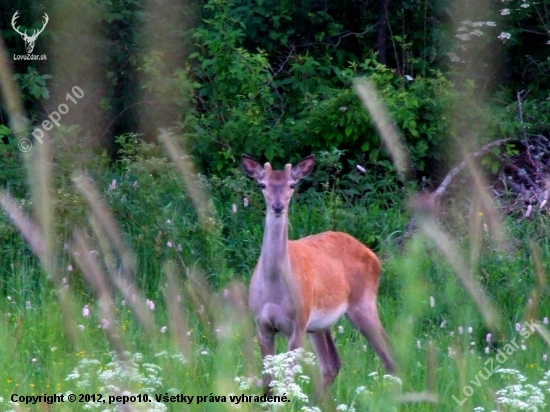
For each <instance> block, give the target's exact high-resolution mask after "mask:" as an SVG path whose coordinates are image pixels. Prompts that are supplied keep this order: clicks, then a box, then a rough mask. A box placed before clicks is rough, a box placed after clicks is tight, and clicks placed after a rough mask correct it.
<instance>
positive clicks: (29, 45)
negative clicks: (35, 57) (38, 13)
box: [11, 11, 50, 54]
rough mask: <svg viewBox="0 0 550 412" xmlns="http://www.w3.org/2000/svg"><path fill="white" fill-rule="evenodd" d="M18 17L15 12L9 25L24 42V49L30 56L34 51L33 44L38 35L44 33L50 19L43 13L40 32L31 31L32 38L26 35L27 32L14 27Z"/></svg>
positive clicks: (17, 13) (17, 12)
mask: <svg viewBox="0 0 550 412" xmlns="http://www.w3.org/2000/svg"><path fill="white" fill-rule="evenodd" d="M18 17H19V11H16V12H15V14H14V15H13V18H12V19H11V25H12V27H13V29H14V30H15V31H16V32H17V33H19V34H20V35H21V38H22V39H23V40H24V41H25V49H26V50H27V54H31V53H32V51H33V49H34V42H35V41H36V39H37V38H38V35H39V34H40V33H42V32H43V31H44V28H45V27H46V25H47V24H48V21H49V20H50V18H49V17H48V15H47V14H46V13H44V23H43V24H42V28H41V29H40V30H33V33H32V36H29V35H27V30H25V32H23V33H22V32H20V31H19V26H17V27H15V24H16V21H17V18H18Z"/></svg>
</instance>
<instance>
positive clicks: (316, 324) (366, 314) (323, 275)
mask: <svg viewBox="0 0 550 412" xmlns="http://www.w3.org/2000/svg"><path fill="white" fill-rule="evenodd" d="M314 165H315V156H314V155H310V156H308V157H306V158H304V159H302V160H301V161H299V162H298V163H297V164H296V165H295V166H292V165H291V164H287V165H286V166H285V167H284V169H283V170H273V168H272V167H271V164H270V163H265V164H264V166H263V167H262V166H261V165H260V163H258V162H257V161H256V160H254V159H253V158H252V157H250V156H247V155H245V154H243V155H242V156H241V166H242V168H243V170H244V172H245V173H246V175H248V176H249V177H251V178H253V179H255V180H256V182H257V184H258V187H259V188H260V189H261V191H262V193H263V196H264V198H265V202H266V208H267V211H266V218H265V228H264V234H263V240H262V246H261V252H260V257H259V259H258V262H257V264H256V267H255V269H254V272H253V274H252V278H251V280H250V287H249V302H248V305H249V309H250V310H251V312H252V314H253V316H254V320H255V323H256V329H257V334H258V341H259V344H260V351H261V355H262V358H263V359H265V357H266V356H269V355H271V356H272V355H274V352H275V344H274V338H275V335H276V334H277V333H280V334H282V335H284V336H285V337H286V339H287V341H288V350H289V351H292V350H295V349H297V348H301V347H302V346H303V341H304V336H305V334H306V333H307V334H309V337H310V340H311V344H312V347H313V350H314V352H315V354H316V356H317V359H318V362H319V367H320V372H321V381H320V385H318V386H317V388H316V393H315V395H316V398H319V396H320V395H322V394H323V393H324V392H325V390H326V389H327V388H328V387H330V385H331V384H332V382H333V381H334V379H335V378H336V376H337V374H338V372H339V370H340V368H341V360H340V357H339V355H338V351H337V349H336V345H335V343H334V340H333V337H332V332H331V327H332V325H333V324H334V323H335V322H336V321H337V320H338V319H339V318H340V317H341V316H342V315H344V314H345V315H346V316H347V317H348V319H349V320H350V321H351V323H352V325H353V326H354V327H355V328H356V329H358V330H359V332H360V333H361V334H362V335H363V336H365V337H366V338H367V340H368V342H369V343H370V345H371V346H372V348H373V349H374V350H375V351H376V353H377V354H378V355H379V357H380V359H381V360H382V363H383V364H384V367H385V369H386V371H387V372H388V373H389V374H394V373H395V372H396V364H395V362H394V360H393V357H392V354H391V351H390V349H389V346H390V342H389V338H388V335H387V333H386V331H385V330H384V328H383V326H382V323H381V322H380V318H379V316H378V310H377V303H376V299H377V294H378V284H379V278H380V270H381V265H380V261H379V259H378V258H377V256H376V254H375V253H374V252H373V251H372V250H370V249H369V248H368V247H366V246H365V245H363V244H362V243H361V242H360V241H359V240H357V239H355V238H354V237H352V236H351V235H348V234H346V233H343V232H334V231H328V232H323V233H319V234H315V235H311V236H307V237H303V238H301V239H299V240H289V239H288V207H289V203H290V200H291V198H292V195H293V193H294V190H295V188H296V185H297V184H298V182H299V181H300V180H301V179H303V178H305V177H306V176H308V175H309V174H310V173H311V171H312V170H313V167H314ZM272 379H273V378H272V377H271V376H269V375H264V379H263V386H264V392H265V393H271V389H270V384H271V381H272Z"/></svg>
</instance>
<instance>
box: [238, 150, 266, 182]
mask: <svg viewBox="0 0 550 412" xmlns="http://www.w3.org/2000/svg"><path fill="white" fill-rule="evenodd" d="M241 166H242V167H243V170H244V172H245V173H246V174H247V175H248V176H250V177H252V178H253V179H256V180H262V179H263V178H264V176H265V170H264V168H263V167H262V166H261V165H260V164H259V163H258V162H257V161H256V160H254V159H253V158H251V157H250V156H247V155H245V154H243V155H242V156H241Z"/></svg>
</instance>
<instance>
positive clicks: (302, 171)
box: [291, 155, 315, 180]
mask: <svg viewBox="0 0 550 412" xmlns="http://www.w3.org/2000/svg"><path fill="white" fill-rule="evenodd" d="M314 165H315V156H314V155H309V156H308V157H306V158H304V159H302V160H300V161H299V162H298V164H296V166H294V167H293V168H292V171H291V176H292V178H293V179H294V180H300V179H303V178H304V177H306V176H307V175H309V174H310V173H311V171H312V170H313V166H314Z"/></svg>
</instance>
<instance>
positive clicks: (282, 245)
mask: <svg viewBox="0 0 550 412" xmlns="http://www.w3.org/2000/svg"><path fill="white" fill-rule="evenodd" d="M260 267H261V272H262V273H263V275H264V276H265V277H266V278H267V279H271V280H274V279H277V278H281V277H283V276H284V274H285V273H286V272H290V259H289V257H288V215H287V214H286V213H285V214H283V215H282V216H275V215H274V214H273V213H267V217H266V219H265V230H264V239H263V242H262V252H261V254H260Z"/></svg>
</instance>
